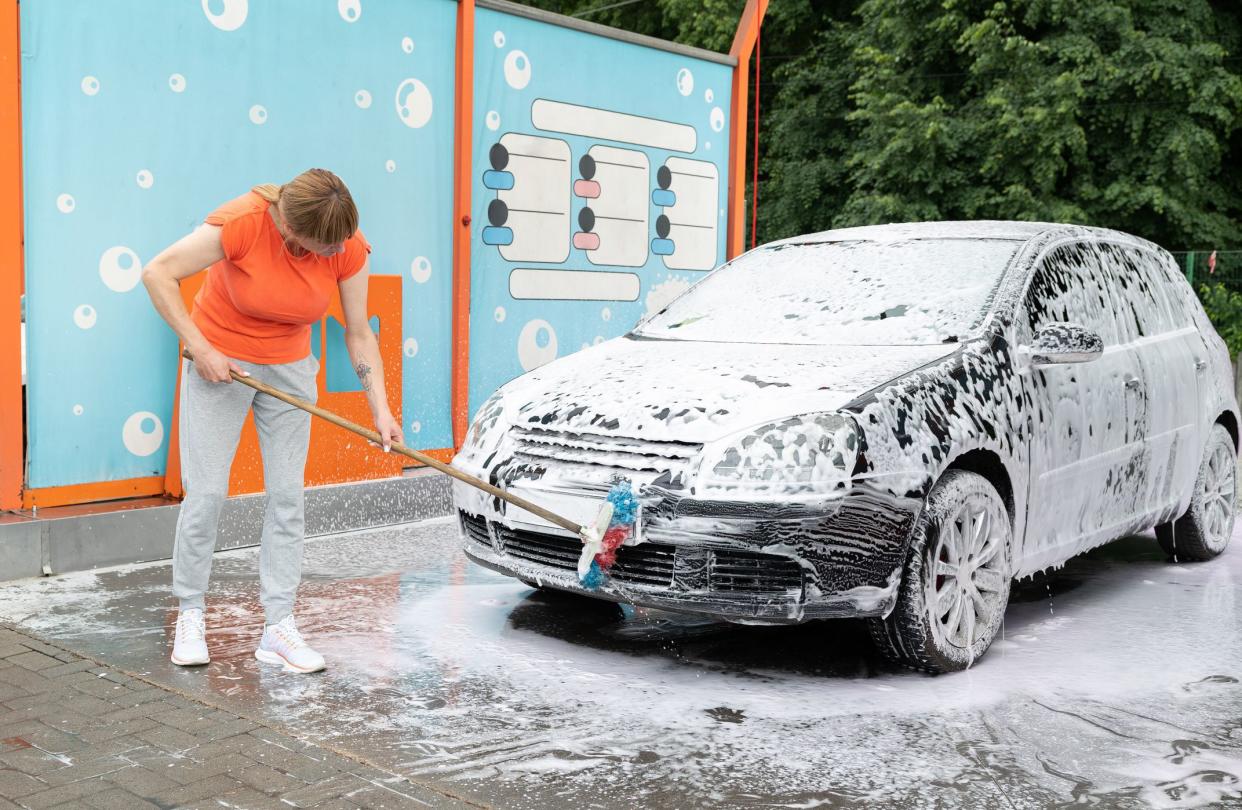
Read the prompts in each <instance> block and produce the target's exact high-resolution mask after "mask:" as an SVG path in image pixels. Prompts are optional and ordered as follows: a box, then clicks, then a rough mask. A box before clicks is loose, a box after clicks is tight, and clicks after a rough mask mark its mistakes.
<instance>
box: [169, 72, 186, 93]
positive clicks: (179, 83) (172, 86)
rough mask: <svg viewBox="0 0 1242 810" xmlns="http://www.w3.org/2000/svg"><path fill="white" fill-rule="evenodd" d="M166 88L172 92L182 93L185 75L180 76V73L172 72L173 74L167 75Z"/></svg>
mask: <svg viewBox="0 0 1242 810" xmlns="http://www.w3.org/2000/svg"><path fill="white" fill-rule="evenodd" d="M168 89H169V90H172V91H173V92H174V93H184V92H185V76H182V75H181V74H180V73H174V74H173V75H171V76H169V77H168Z"/></svg>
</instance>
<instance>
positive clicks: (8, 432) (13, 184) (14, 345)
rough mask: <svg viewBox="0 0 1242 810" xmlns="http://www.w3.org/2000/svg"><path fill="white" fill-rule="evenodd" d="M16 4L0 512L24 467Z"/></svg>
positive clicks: (7, 120) (9, 39)
mask: <svg viewBox="0 0 1242 810" xmlns="http://www.w3.org/2000/svg"><path fill="white" fill-rule="evenodd" d="M18 39H19V35H18V7H17V3H13V2H9V3H0V109H2V110H4V111H5V115H4V118H3V124H0V189H2V191H0V245H2V246H3V247H0V251H2V252H0V266H3V267H4V272H3V273H0V509H20V508H21V506H22V503H23V500H22V485H23V484H24V482H25V470H26V462H25V458H24V453H23V448H22V435H23V433H24V428H25V426H24V425H23V424H22V397H23V393H24V392H23V390H22V350H21V339H22V337H21V335H22V331H21V330H22V315H21V295H22V287H23V285H24V283H25V272H24V271H23V268H24V267H25V264H24V255H23V251H22V232H23V228H22V121H21V111H22V105H21V45H20V43H19V41H18Z"/></svg>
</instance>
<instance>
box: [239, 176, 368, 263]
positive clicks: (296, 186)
mask: <svg viewBox="0 0 1242 810" xmlns="http://www.w3.org/2000/svg"><path fill="white" fill-rule="evenodd" d="M251 191H253V192H254V193H255V194H258V195H259V196H260V197H262V198H263V199H265V200H267V201H268V202H269V203H273V204H278V205H279V206H280V207H279V209H278V210H279V211H280V214H281V217H282V218H283V219H284V221H285V225H286V227H288V228H289V230H290V231H292V232H293V234H294V235H295V236H301V237H303V238H306V239H313V240H315V241H316V242H320V243H322V244H325V245H339V244H340V243H341V242H344V241H345V240H346V239H348V238H349V237H351V236H353V235H354V233H355V232H356V231H357V230H358V207H357V206H356V205H354V198H353V197H352V196H351V195H350V193H349V189H348V188H346V187H345V183H344V181H342V180H341V178H339V177H337V176H336V175H335V174H333V173H332V172H330V171H328V170H327V169H308V170H307V171H304V172H302V173H301V174H299V175H298V176H297V177H295V178H293V179H292V180H290V181H289V182H288V183H285V184H284V185H283V186H278V185H275V184H274V183H264V184H262V185H258V186H255V187H254V188H253V189H251Z"/></svg>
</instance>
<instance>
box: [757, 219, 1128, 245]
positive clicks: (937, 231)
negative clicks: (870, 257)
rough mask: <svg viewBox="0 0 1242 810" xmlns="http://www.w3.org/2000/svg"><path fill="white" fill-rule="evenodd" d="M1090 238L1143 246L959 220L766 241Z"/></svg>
mask: <svg viewBox="0 0 1242 810" xmlns="http://www.w3.org/2000/svg"><path fill="white" fill-rule="evenodd" d="M1054 234H1055V235H1058V236H1060V235H1064V236H1080V237H1087V236H1093V237H1096V238H1106V239H1109V240H1114V241H1127V242H1136V243H1144V244H1146V242H1145V240H1142V239H1138V238H1137V237H1134V236H1131V235H1130V234H1127V233H1122V232H1121V231H1114V230H1109V229H1107V228H1092V227H1088V226H1086V225H1070V224H1065V223H1056V222H1019V221H1006V220H990V219H980V220H961V221H952V222H896V223H891V224H888V225H863V226H860V227H855V228H835V229H833V230H830V231H820V232H819V233H810V234H804V235H802V236H794V237H791V238H789V239H781V240H779V241H776V242H769V243H768V244H769V245H789V244H809V243H815V242H852V241H864V242H889V241H894V240H907V239H1009V240H1013V241H1018V242H1028V241H1030V240H1032V239H1035V238H1036V237H1039V236H1052V235H1054Z"/></svg>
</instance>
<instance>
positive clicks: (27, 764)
mask: <svg viewBox="0 0 1242 810" xmlns="http://www.w3.org/2000/svg"><path fill="white" fill-rule="evenodd" d="M63 767H65V763H64V761H63V760H61V759H57V758H56V757H53V756H50V755H49V754H48V753H47V752H45V751H40V750H39V749H38V748H25V749H21V750H18V751H9V752H8V753H5V754H0V768H11V769H13V770H16V771H21V772H22V773H27V774H32V775H34V776H39V775H40V774H44V773H47V772H48V771H54V770H56V769H58V768H63Z"/></svg>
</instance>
